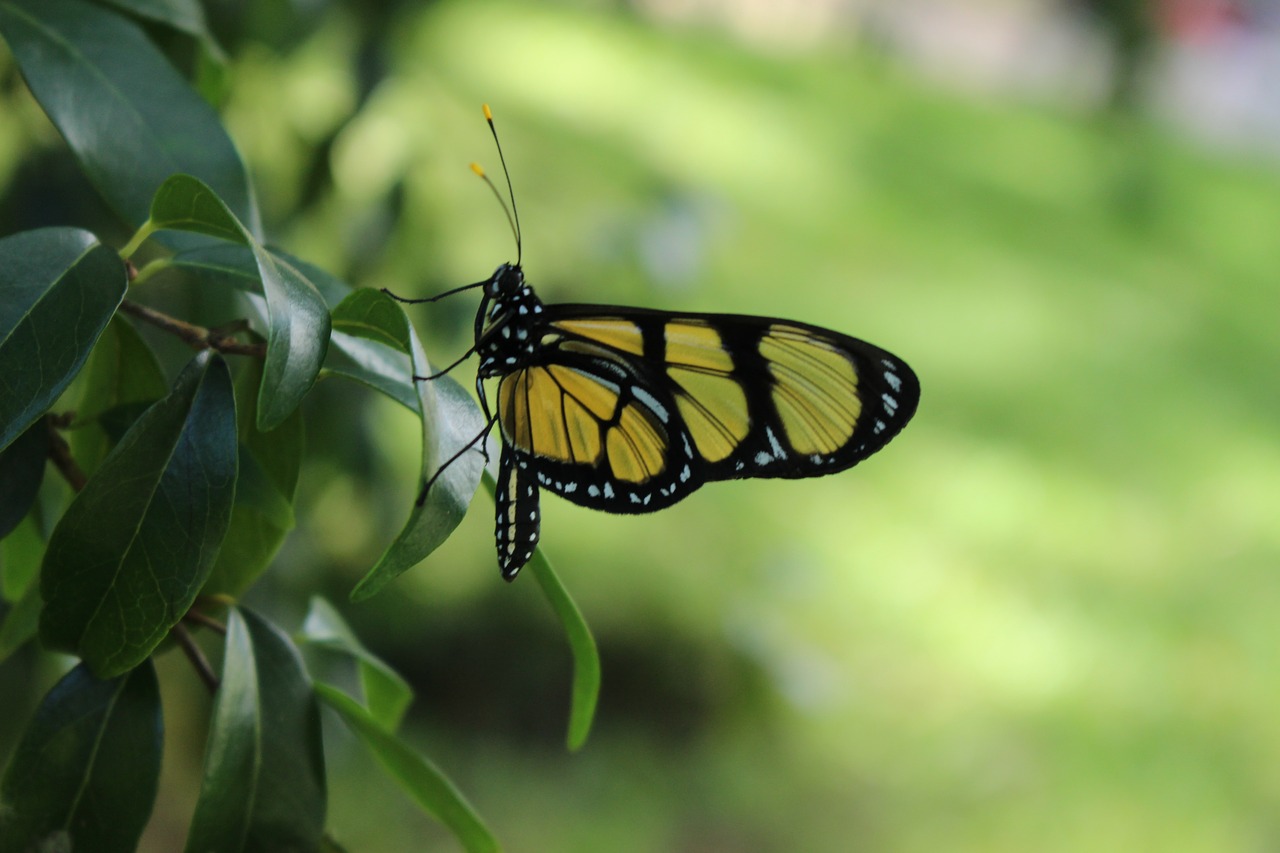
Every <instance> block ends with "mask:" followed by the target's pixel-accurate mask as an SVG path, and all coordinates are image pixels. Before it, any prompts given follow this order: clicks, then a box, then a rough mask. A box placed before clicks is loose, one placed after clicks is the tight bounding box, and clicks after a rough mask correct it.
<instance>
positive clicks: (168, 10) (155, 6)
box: [98, 0, 222, 57]
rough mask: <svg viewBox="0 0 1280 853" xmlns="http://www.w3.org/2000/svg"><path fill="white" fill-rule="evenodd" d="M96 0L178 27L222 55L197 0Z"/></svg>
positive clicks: (140, 16)
mask: <svg viewBox="0 0 1280 853" xmlns="http://www.w3.org/2000/svg"><path fill="white" fill-rule="evenodd" d="M98 2H100V3H105V4H106V5H108V6H114V7H116V8H117V9H120V10H121V11H124V12H128V13H130V14H132V15H136V16H138V17H139V18H146V19H147V20H150V21H156V22H157V23H161V24H165V25H167V26H170V27H173V28H174V29H175V30H180V31H182V32H184V33H186V34H187V35H189V36H193V37H195V38H196V39H199V40H200V42H201V43H202V44H203V45H205V47H206V48H207V49H208V50H209V51H210V52H211V53H212V54H213V55H214V56H215V57H221V56H222V50H221V49H220V48H219V47H218V43H217V42H216V41H214V38H213V35H212V34H211V33H210V32H209V24H208V22H207V21H206V20H205V17H204V7H202V6H201V5H200V2H199V0H98Z"/></svg>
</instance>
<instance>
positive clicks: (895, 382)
mask: <svg viewBox="0 0 1280 853" xmlns="http://www.w3.org/2000/svg"><path fill="white" fill-rule="evenodd" d="M884 381H885V382H888V383H889V387H890V388H892V389H893V390H894V392H895V393H896V392H898V391H901V390H902V380H901V379H899V378H898V374H896V373H894V372H893V371H892V370H886V371H885V372H884Z"/></svg>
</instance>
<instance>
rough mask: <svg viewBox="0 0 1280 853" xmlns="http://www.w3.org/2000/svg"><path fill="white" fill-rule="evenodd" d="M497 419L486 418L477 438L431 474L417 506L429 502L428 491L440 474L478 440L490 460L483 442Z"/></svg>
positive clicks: (419, 496)
mask: <svg viewBox="0 0 1280 853" xmlns="http://www.w3.org/2000/svg"><path fill="white" fill-rule="evenodd" d="M496 420H497V418H486V419H485V422H484V429H482V430H480V432H479V433H477V434H476V437H475V438H473V439H471V440H470V441H468V442H467V443H466V444H464V445H462V449H461V450H459V451H458V452H457V453H455V454H453V455H452V456H450V457H449V458H448V459H446V460H445V461H444V464H443V465H441V466H440V467H439V468H437V469H436V472H435V473H434V474H432V475H431V479H429V480H427V482H425V483H423V484H422V491H420V492H418V499H417V500H416V501H414V505H415V506H422V505H423V504H425V503H426V502H427V492H429V491H431V486H432V485H433V484H434V483H435V481H436V480H438V479H440V475H441V474H443V473H444V472H445V470H446V469H447V468H448V467H449V466H450V465H452V464H453V463H454V462H457V461H458V460H459V459H461V458H462V454H464V453H466V452H467V451H468V450H472V449H474V448H475V446H476V443H477V442H480V448H481V449H480V452H481V453H483V454H484V459H485V462H486V463H487V462H488V461H489V453H488V451H487V450H485V449H484V443H483V442H484V437H485V436H486V435H488V434H489V430H491V429H493V423H494V421H496Z"/></svg>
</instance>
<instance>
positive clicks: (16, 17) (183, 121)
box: [0, 0, 262, 236]
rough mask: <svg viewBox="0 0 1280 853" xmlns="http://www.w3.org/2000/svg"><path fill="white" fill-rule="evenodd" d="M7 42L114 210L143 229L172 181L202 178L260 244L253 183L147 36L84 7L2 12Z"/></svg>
mask: <svg viewBox="0 0 1280 853" xmlns="http://www.w3.org/2000/svg"><path fill="white" fill-rule="evenodd" d="M0 34H2V35H3V36H4V38H5V40H6V41H8V42H9V47H10V49H11V50H12V51H13V55H14V57H15V58H16V59H17V61H18V65H19V66H20V67H21V68H22V74H23V76H24V77H25V78H26V80H27V85H29V86H30V87H31V91H32V93H33V94H34V95H35V97H36V100H38V101H39V102H40V105H41V106H42V107H43V108H44V111H45V112H46V113H48V115H49V118H50V119H52V120H53V123H54V125H56V126H57V128H58V130H59V131H60V132H61V133H62V135H63V137H65V138H66V140H67V144H68V145H70V146H71V150H72V151H73V152H74V153H75V155H76V157H77V158H78V159H79V161H80V164H81V166H82V168H83V169H84V171H85V173H86V174H87V175H88V176H89V179H90V180H91V181H92V182H93V183H94V185H95V186H97V188H98V190H99V191H100V192H101V193H102V194H103V196H104V197H105V198H106V199H107V201H108V203H110V205H111V206H112V207H113V208H114V209H115V210H116V212H117V213H119V214H120V216H121V217H123V218H124V220H125V221H126V222H128V223H129V224H131V225H134V226H140V225H141V224H142V223H143V222H144V221H145V220H146V219H147V215H148V213H149V211H150V207H151V197H152V195H153V194H154V193H155V191H156V189H157V188H158V187H159V186H160V185H161V184H162V183H163V182H164V180H165V179H166V178H168V177H169V176H170V175H173V174H175V173H185V174H188V175H196V176H198V177H199V178H200V179H201V180H202V181H204V182H205V183H206V184H208V185H209V186H210V187H213V188H214V190H215V191H216V192H217V194H218V196H219V197H220V198H221V199H223V200H224V201H225V202H226V203H227V206H228V207H230V209H231V210H233V211H235V215H236V218H237V219H238V220H239V221H240V222H242V223H244V224H245V225H246V226H247V227H248V229H249V231H250V232H251V233H252V234H254V235H255V236H257V235H260V234H261V232H262V224H261V220H260V218H259V214H258V209H257V205H256V204H255V203H254V201H253V194H252V192H251V191H250V189H249V179H248V176H247V174H246V172H245V169H244V164H243V163H241V161H240V157H239V155H238V154H237V153H236V150H235V146H233V145H232V143H231V139H230V137H228V136H227V133H226V131H225V130H223V128H222V123H221V122H220V120H219V118H218V114H217V113H216V112H214V110H213V108H212V107H210V106H209V105H208V104H207V103H205V101H204V100H203V99H201V98H200V96H199V95H197V94H196V92H195V91H194V90H192V88H191V87H190V86H189V85H188V84H187V82H186V81H185V80H183V79H182V77H181V75H179V74H178V72H177V71H176V70H175V69H174V68H173V66H172V65H170V64H169V62H168V60H166V59H165V57H164V55H163V54H161V53H160V51H159V50H158V49H157V48H156V46H155V45H154V44H152V42H151V40H150V39H148V38H147V36H146V33H144V32H143V30H142V28H141V27H139V26H138V25H137V24H135V23H134V22H133V21H130V20H129V19H127V18H125V17H124V16H122V15H120V14H118V13H116V12H114V11H112V10H110V9H105V8H103V7H101V6H97V5H94V4H92V3H88V2H84V0H8V2H3V3H0Z"/></svg>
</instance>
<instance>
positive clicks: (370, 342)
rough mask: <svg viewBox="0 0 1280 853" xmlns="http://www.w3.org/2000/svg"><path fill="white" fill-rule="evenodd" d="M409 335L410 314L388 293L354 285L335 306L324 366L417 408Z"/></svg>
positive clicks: (414, 408) (327, 369)
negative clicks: (407, 314)
mask: <svg viewBox="0 0 1280 853" xmlns="http://www.w3.org/2000/svg"><path fill="white" fill-rule="evenodd" d="M410 334H411V328H410V326H409V318H408V317H406V316H405V313H404V310H403V309H402V308H401V307H400V305H399V304H398V303H396V302H395V301H394V300H393V299H391V297H389V296H387V295H386V294H385V293H382V292H381V291H377V290H369V289H364V290H357V291H355V292H353V293H351V294H349V295H348V296H347V297H346V298H345V299H343V300H342V302H340V303H339V304H338V305H337V306H335V307H334V309H333V339H332V340H331V341H330V347H329V354H328V356H327V357H326V358H325V362H324V369H325V371H326V373H328V374H331V375H337V376H345V377H346V378H348V379H354V380H356V381H357V382H360V383H362V384H364V385H368V386H369V387H370V388H373V389H374V390H375V391H380V392H382V393H383V394H386V395H387V396H388V397H390V398H391V399H393V400H395V401H396V402H397V403H400V404H401V405H402V406H404V407H405V408H407V409H409V410H410V411H414V412H418V411H421V405H420V403H419V401H418V395H417V393H416V391H415V389H414V387H413V385H414V383H413V370H412V369H411V365H410V359H409V352H410V350H411V349H412V346H413V344H412V343H411V340H410Z"/></svg>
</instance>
